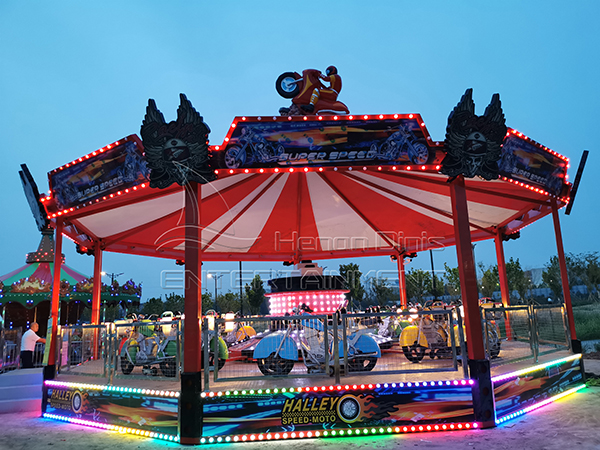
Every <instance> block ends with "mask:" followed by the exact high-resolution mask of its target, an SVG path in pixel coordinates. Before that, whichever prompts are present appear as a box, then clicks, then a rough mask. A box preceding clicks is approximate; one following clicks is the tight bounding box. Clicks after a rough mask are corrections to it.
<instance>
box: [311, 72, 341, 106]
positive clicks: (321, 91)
mask: <svg viewBox="0 0 600 450" xmlns="http://www.w3.org/2000/svg"><path fill="white" fill-rule="evenodd" d="M325 73H326V74H327V76H324V75H323V74H320V75H319V77H320V78H321V79H322V80H323V81H327V82H328V83H329V88H325V87H322V88H319V87H316V88H315V89H314V91H313V93H312V96H311V97H310V104H308V105H302V109H303V110H304V111H306V112H309V113H311V112H313V111H314V109H315V105H316V104H317V102H318V101H319V97H320V98H322V99H324V100H328V101H331V102H335V101H336V100H337V96H338V95H339V93H340V91H341V90H342V78H341V77H340V76H339V75H338V71H337V68H336V67H335V66H329V67H328V68H327V70H326V71H325Z"/></svg>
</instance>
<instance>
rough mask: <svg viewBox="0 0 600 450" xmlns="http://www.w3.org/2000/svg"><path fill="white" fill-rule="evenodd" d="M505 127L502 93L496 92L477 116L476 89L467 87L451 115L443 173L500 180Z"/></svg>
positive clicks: (447, 128)
mask: <svg viewBox="0 0 600 450" xmlns="http://www.w3.org/2000/svg"><path fill="white" fill-rule="evenodd" d="M506 130H507V129H506V125H505V119H504V113H503V112H502V106H501V103H500V95H499V94H494V95H493V96H492V101H491V102H490V104H489V105H488V107H487V108H486V109H485V113H484V114H483V116H476V115H475V103H473V89H467V91H466V92H465V94H464V95H463V96H462V98H461V99H460V102H459V103H458V105H456V107H455V108H454V110H453V111H452V113H451V114H450V116H448V126H447V127H446V141H445V149H446V151H447V154H446V156H445V157H444V160H443V161H442V169H441V172H442V173H443V174H444V175H448V176H449V177H456V176H458V175H464V176H465V177H468V178H473V177H475V176H480V177H482V178H485V179H486V180H495V179H497V178H498V161H499V160H500V157H501V149H502V142H503V141H504V137H505V136H506Z"/></svg>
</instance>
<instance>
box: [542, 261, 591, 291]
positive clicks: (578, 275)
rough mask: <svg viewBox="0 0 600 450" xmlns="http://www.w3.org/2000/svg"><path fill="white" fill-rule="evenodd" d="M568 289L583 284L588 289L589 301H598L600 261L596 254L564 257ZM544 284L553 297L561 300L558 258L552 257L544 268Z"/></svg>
mask: <svg viewBox="0 0 600 450" xmlns="http://www.w3.org/2000/svg"><path fill="white" fill-rule="evenodd" d="M565 263H566V266H567V276H568V278H569V287H573V286H576V285H578V284H583V285H585V286H586V287H587V289H588V295H589V299H590V300H592V301H598V300H599V299H600V297H599V296H598V285H599V284H600V261H599V257H598V253H597V252H592V253H579V254H576V255H575V254H573V253H568V254H567V255H565ZM542 279H543V280H544V284H545V285H546V286H548V287H549V288H550V289H551V290H552V292H553V293H554V295H555V296H556V297H558V298H562V282H561V277H560V266H559V264H558V257H557V256H553V257H552V258H550V262H549V263H547V264H546V265H545V266H544V272H543V273H542Z"/></svg>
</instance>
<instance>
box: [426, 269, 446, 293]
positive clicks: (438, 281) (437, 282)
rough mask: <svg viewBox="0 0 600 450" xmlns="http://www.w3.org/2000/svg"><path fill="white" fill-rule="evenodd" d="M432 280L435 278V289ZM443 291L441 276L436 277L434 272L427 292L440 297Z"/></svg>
mask: <svg viewBox="0 0 600 450" xmlns="http://www.w3.org/2000/svg"><path fill="white" fill-rule="evenodd" d="M433 280H435V289H434V283H433ZM444 291H445V289H444V279H443V277H438V276H437V274H434V275H433V278H432V282H431V285H430V286H429V293H430V294H431V295H433V296H434V297H436V298H437V297H441V296H442V295H444V293H445V292H444Z"/></svg>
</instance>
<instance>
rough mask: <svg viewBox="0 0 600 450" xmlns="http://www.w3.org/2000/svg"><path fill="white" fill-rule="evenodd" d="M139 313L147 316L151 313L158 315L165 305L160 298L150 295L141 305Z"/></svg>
mask: <svg viewBox="0 0 600 450" xmlns="http://www.w3.org/2000/svg"><path fill="white" fill-rule="evenodd" d="M140 306H141V313H142V314H144V315H145V316H146V317H148V316H149V315H151V314H156V315H158V316H160V315H161V314H162V313H163V312H164V311H165V306H164V304H163V302H162V300H161V299H160V298H156V297H152V298H149V299H148V300H146V301H145V302H144V303H142V304H141V305H140Z"/></svg>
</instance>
